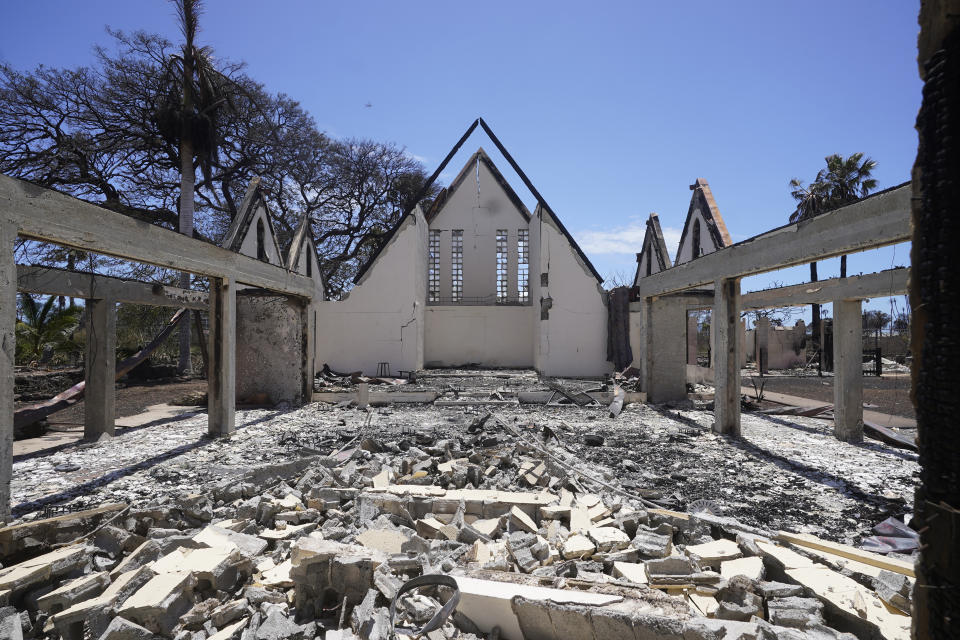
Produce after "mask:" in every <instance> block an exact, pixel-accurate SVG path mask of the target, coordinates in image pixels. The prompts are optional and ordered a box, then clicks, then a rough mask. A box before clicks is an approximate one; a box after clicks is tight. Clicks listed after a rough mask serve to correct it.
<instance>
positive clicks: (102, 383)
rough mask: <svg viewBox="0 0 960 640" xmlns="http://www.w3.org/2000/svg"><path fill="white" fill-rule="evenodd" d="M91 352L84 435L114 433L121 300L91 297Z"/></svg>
mask: <svg viewBox="0 0 960 640" xmlns="http://www.w3.org/2000/svg"><path fill="white" fill-rule="evenodd" d="M86 305H87V311H86V313H87V355H86V363H85V365H86V372H85V380H86V382H87V386H86V388H85V390H84V394H83V437H84V438H85V439H87V440H98V439H100V437H101V436H103V435H104V434H106V435H108V436H113V434H114V420H115V419H116V396H117V385H116V380H117V302H116V300H114V299H113V298H104V299H101V300H87V301H86Z"/></svg>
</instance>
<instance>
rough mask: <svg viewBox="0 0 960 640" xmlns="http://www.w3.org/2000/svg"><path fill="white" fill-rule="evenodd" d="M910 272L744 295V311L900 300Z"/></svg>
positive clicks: (894, 272)
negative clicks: (835, 302) (840, 302)
mask: <svg viewBox="0 0 960 640" xmlns="http://www.w3.org/2000/svg"><path fill="white" fill-rule="evenodd" d="M909 279H910V269H909V268H905V269H889V270H887V271H879V272H877V273H868V274H865V275H862V276H849V277H847V278H830V279H829V280H821V281H819V282H807V283H805V284H795V285H792V286H789V287H778V288H776V289H766V290H764V291H752V292H750V293H745V294H743V298H742V300H743V302H742V305H741V306H742V307H743V308H744V309H771V308H773V307H802V306H806V305H808V304H814V303H817V304H826V303H829V302H833V301H834V300H866V299H868V298H884V297H889V296H899V295H903V294H905V293H906V292H907V280H909Z"/></svg>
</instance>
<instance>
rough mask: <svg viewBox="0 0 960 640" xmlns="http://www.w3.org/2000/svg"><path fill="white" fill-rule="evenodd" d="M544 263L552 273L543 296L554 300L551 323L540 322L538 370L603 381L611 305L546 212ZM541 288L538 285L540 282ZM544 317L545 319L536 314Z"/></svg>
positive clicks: (609, 366)
mask: <svg viewBox="0 0 960 640" xmlns="http://www.w3.org/2000/svg"><path fill="white" fill-rule="evenodd" d="M537 215H540V217H541V221H542V222H541V224H540V225H539V227H540V242H539V247H538V248H539V263H540V271H541V272H545V273H549V280H548V285H547V286H546V287H538V288H539V289H540V291H539V296H540V297H542V298H550V300H551V301H552V305H551V308H550V309H549V311H548V318H547V319H546V320H543V319H541V320H540V335H539V342H538V346H539V350H540V354H539V359H538V360H537V366H538V369H539V370H540V372H541V373H542V374H543V375H547V376H600V375H603V374H605V373H609V372H611V371H612V370H613V365H612V364H611V363H609V362H607V360H606V357H607V306H606V304H605V302H604V293H603V291H602V289H601V288H600V284H599V283H598V282H597V279H596V278H594V277H593V274H591V273H590V270H589V269H588V268H587V267H586V265H584V264H583V262H582V261H581V260H580V257H579V256H578V255H577V254H576V251H575V250H574V249H573V247H572V246H570V243H569V242H568V241H567V238H566V236H564V235H563V233H562V232H561V231H560V229H559V227H557V225H556V223H555V222H554V220H553V218H552V216H551V215H550V214H549V213H548V212H547V211H546V210H544V209H543V208H542V207H538V208H537ZM538 284H539V283H538ZM537 317H538V318H539V317H540V314H539V313H538V314H537Z"/></svg>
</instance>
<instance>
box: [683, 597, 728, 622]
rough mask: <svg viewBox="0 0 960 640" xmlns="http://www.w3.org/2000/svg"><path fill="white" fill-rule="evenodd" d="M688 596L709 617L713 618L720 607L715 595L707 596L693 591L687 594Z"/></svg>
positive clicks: (698, 609)
mask: <svg viewBox="0 0 960 640" xmlns="http://www.w3.org/2000/svg"><path fill="white" fill-rule="evenodd" d="M687 598H688V599H689V600H690V603H691V604H692V605H693V606H694V607H695V608H696V610H697V611H699V612H700V614H701V615H704V616H706V617H708V618H712V617H713V616H714V615H716V613H717V611H718V610H719V609H720V603H719V602H717V599H716V598H714V597H713V596H707V595H703V594H700V593H697V592H696V591H693V592H690V593H688V594H687Z"/></svg>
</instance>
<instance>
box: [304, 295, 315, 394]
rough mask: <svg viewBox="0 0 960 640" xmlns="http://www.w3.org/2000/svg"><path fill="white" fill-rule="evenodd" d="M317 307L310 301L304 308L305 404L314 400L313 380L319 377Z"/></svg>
mask: <svg viewBox="0 0 960 640" xmlns="http://www.w3.org/2000/svg"><path fill="white" fill-rule="evenodd" d="M317 315H318V314H317V305H316V303H315V302H313V301H310V302H309V303H307V304H305V305H304V306H303V402H304V403H307V402H312V400H313V380H314V378H315V377H316V375H317V365H316V356H317V343H316V337H317Z"/></svg>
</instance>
